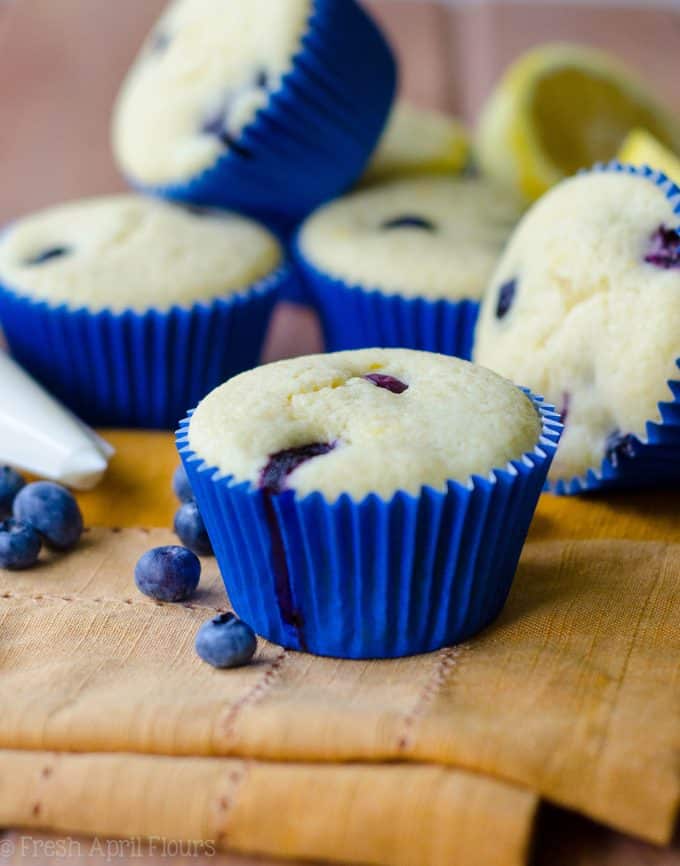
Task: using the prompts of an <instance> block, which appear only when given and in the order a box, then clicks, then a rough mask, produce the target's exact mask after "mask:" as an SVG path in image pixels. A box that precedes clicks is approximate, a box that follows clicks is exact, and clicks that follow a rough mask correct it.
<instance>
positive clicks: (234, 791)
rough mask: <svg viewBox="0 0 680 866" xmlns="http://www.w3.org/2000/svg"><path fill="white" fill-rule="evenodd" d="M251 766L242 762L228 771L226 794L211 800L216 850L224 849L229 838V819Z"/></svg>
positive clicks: (247, 762)
mask: <svg viewBox="0 0 680 866" xmlns="http://www.w3.org/2000/svg"><path fill="white" fill-rule="evenodd" d="M252 765H253V762H252V761H242V762H241V763H240V765H239V767H238V769H232V770H230V771H229V772H228V773H227V775H226V780H227V782H228V783H229V789H228V791H227V793H226V794H218V795H217V796H216V797H215V799H214V800H213V807H212V809H211V812H212V813H213V814H215V815H216V816H217V819H216V821H217V827H221V828H222V829H217V828H216V832H215V833H214V838H215V842H216V843H217V846H218V848H226V847H227V845H226V843H227V840H228V838H229V826H228V825H229V817H230V815H231V813H232V812H233V811H234V809H235V807H236V804H237V802H238V797H239V794H240V793H241V790H242V789H243V786H244V784H245V782H246V779H247V778H248V776H249V775H250V770H251V767H252Z"/></svg>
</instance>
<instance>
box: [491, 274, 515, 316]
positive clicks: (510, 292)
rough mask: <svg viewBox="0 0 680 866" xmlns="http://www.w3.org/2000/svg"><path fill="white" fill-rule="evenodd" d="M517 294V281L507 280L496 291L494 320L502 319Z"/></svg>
mask: <svg viewBox="0 0 680 866" xmlns="http://www.w3.org/2000/svg"><path fill="white" fill-rule="evenodd" d="M516 292H517V280H508V281H507V283H503V285H502V286H501V287H500V289H499V290H498V303H497V304H496V318H497V319H502V318H503V317H504V316H506V315H507V313H508V310H509V309H510V307H511V306H512V304H513V301H514V300H515V294H516Z"/></svg>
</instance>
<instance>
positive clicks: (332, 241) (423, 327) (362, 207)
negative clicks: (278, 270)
mask: <svg viewBox="0 0 680 866" xmlns="http://www.w3.org/2000/svg"><path fill="white" fill-rule="evenodd" d="M518 217H519V210H518V208H517V205H516V202H515V201H514V199H511V198H508V197H507V196H506V195H503V194H502V193H499V192H498V190H497V189H495V188H494V187H493V186H491V185H489V184H488V183H487V182H485V181H483V180H480V179H477V178H446V177H436V176H425V177H419V178H407V179H400V180H395V181H391V182H389V183H385V184H382V185H377V186H373V187H370V188H367V189H362V190H360V191H358V192H354V193H352V194H350V195H348V196H345V197H344V198H341V199H338V200H337V201H335V202H331V203H330V204H328V205H325V206H324V207H322V208H320V209H319V210H318V211H316V212H315V213H314V214H312V216H311V217H309V218H308V219H307V220H306V222H305V223H304V224H303V226H302V228H301V230H300V233H299V235H298V239H297V250H296V251H297V258H298V261H299V264H300V266H301V269H302V273H303V275H304V277H305V281H306V284H307V286H308V288H309V290H310V293H311V294H312V296H313V298H314V300H315V301H316V303H317V305H318V307H319V309H320V311H321V315H322V319H323V323H324V330H325V335H326V341H327V347H328V348H330V349H331V350H336V349H346V348H360V347H362V346H373V345H376V346H395V347H399V346H401V347H405V348H412V349H425V350H430V351H438V352H443V353H446V354H452V355H459V356H461V357H469V355H470V351H471V343H472V334H473V329H474V322H475V320H476V316H477V312H478V302H479V299H480V298H481V296H482V293H483V291H484V288H485V287H486V284H487V282H488V280H489V278H490V276H491V274H492V273H493V270H494V268H495V266H496V264H497V261H498V259H499V257H500V254H501V252H502V250H503V246H504V244H505V242H506V240H507V238H508V236H509V235H510V232H511V231H512V228H513V227H514V225H515V223H516V221H517V219H518Z"/></svg>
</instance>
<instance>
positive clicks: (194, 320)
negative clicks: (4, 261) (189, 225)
mask: <svg viewBox="0 0 680 866" xmlns="http://www.w3.org/2000/svg"><path fill="white" fill-rule="evenodd" d="M290 279H291V269H290V266H289V265H284V266H282V267H281V268H279V269H278V270H277V271H275V272H274V273H272V274H271V275H270V276H268V277H266V278H265V279H263V280H261V281H260V282H258V283H256V284H254V285H253V286H251V287H250V288H249V289H247V290H245V291H243V292H240V293H238V294H236V295H233V296H230V297H228V298H217V299H215V300H214V301H211V302H209V303H199V304H195V305H194V306H192V307H187V308H183V307H177V306H174V307H172V308H171V309H169V310H167V311H160V310H156V309H149V310H146V311H144V312H136V311H134V310H125V311H123V312H120V313H117V312H116V313H114V312H112V311H111V310H102V311H99V312H93V311H90V310H88V309H86V308H79V309H71V308H69V307H67V306H66V305H65V304H62V305H60V306H51V305H50V304H48V303H47V302H46V301H37V300H33V299H31V298H30V297H28V296H26V295H23V294H21V293H20V292H19V291H17V290H15V289H13V288H10V287H9V286H6V285H3V284H2V283H0V325H2V329H3V330H4V333H5V336H6V338H7V342H8V344H9V346H10V349H11V352H12V355H13V356H14V357H15V358H16V360H17V361H18V362H19V363H20V364H21V365H22V366H23V367H24V368H25V369H26V370H27V371H28V372H29V373H31V375H33V376H34V377H35V378H36V379H37V380H38V381H39V382H41V383H42V384H43V385H44V386H45V387H46V388H47V389H48V390H49V391H50V392H51V393H52V394H54V396H55V397H57V398H58V399H59V400H61V401H62V402H63V403H64V404H65V405H66V406H68V407H69V408H70V409H72V410H73V411H74V412H75V413H76V415H78V416H79V417H80V418H82V419H83V420H84V421H86V422H87V423H89V424H91V425H93V426H99V427H145V428H155V429H164V430H172V429H174V428H175V427H176V426H177V424H178V423H179V421H180V420H181V419H182V418H183V417H184V416H185V415H186V413H187V411H188V409H189V408H191V407H192V406H195V405H196V403H197V402H198V401H199V400H200V399H201V398H202V397H204V396H205V395H206V394H207V393H208V392H209V391H211V390H213V388H215V387H217V386H218V385H219V384H221V383H222V382H223V381H224V380H226V379H228V378H230V377H231V376H233V375H235V374H236V373H240V372H242V371H243V370H247V369H249V368H250V367H254V366H255V365H256V364H257V363H258V361H259V358H260V354H261V351H262V346H263V343H264V338H265V335H266V332H267V327H268V324H269V319H270V317H271V313H272V310H273V308H274V305H275V303H276V301H277V299H278V294H279V291H280V290H281V288H282V287H283V286H284V285H285V284H286V283H287V282H288V281H289V280H290Z"/></svg>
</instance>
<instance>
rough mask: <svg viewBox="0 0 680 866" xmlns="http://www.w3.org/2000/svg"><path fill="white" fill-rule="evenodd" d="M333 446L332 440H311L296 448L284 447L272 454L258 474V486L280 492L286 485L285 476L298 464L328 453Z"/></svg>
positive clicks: (271, 491) (268, 490)
mask: <svg viewBox="0 0 680 866" xmlns="http://www.w3.org/2000/svg"><path fill="white" fill-rule="evenodd" d="M334 448H335V443H334V442H312V443H310V444H309V445H300V446H298V447H297V448H286V449H285V450H283V451H278V452H277V453H276V454H272V455H271V457H270V458H269V461H268V462H267V465H266V466H265V467H264V469H263V470H262V472H261V474H260V487H261V488H262V489H263V490H266V491H267V492H268V493H281V491H282V490H284V489H285V486H286V478H288V476H289V475H290V474H291V472H294V471H295V470H296V469H297V468H298V466H301V465H302V464H303V463H306V462H307V461H308V460H312V459H313V458H314V457H321V456H322V455H324V454H328V452H329V451H332V450H333V449H334Z"/></svg>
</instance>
